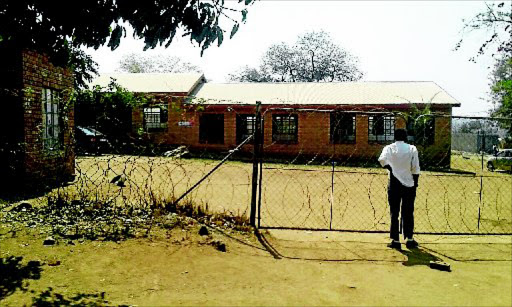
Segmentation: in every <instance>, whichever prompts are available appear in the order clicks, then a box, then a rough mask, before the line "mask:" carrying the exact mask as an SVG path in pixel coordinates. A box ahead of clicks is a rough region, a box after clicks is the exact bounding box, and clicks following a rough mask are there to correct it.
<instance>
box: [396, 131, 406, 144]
mask: <svg viewBox="0 0 512 307" xmlns="http://www.w3.org/2000/svg"><path fill="white" fill-rule="evenodd" d="M395 141H404V142H405V141H407V131H406V130H405V129H396V130H395Z"/></svg>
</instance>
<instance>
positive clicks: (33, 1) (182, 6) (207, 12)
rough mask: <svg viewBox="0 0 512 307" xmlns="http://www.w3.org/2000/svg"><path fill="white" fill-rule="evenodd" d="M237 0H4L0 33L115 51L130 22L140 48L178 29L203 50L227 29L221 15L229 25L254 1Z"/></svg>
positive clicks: (47, 44)
mask: <svg viewBox="0 0 512 307" xmlns="http://www.w3.org/2000/svg"><path fill="white" fill-rule="evenodd" d="M240 2H241V1H239V2H238V4H236V5H233V6H231V7H229V6H226V5H225V1H224V0H213V1H201V0H173V1H167V0H158V1H151V2H133V1H114V0H93V1H79V2H69V1H63V0H57V1H38V0H21V1H20V0H5V1H2V4H1V5H0V37H1V38H2V39H3V40H7V41H16V42H19V43H20V44H22V45H23V46H31V47H40V48H38V49H43V50H46V51H58V50H62V49H64V50H66V48H65V47H67V44H70V45H72V46H86V47H93V48H98V47H100V46H102V45H104V44H108V46H109V47H110V48H111V49H112V50H114V49H116V48H117V47H118V46H119V44H120V42H121V39H122V38H123V37H124V36H126V28H127V26H128V25H130V26H131V27H132V28H133V29H134V37H136V38H139V39H144V43H145V47H144V48H145V49H149V48H154V47H156V46H157V45H165V46H166V47H168V46H169V45H170V44H171V43H172V41H173V39H174V36H175V35H176V32H177V30H178V29H180V28H182V29H184V31H185V35H186V36H189V37H190V39H191V40H192V41H195V42H196V43H197V44H199V46H201V47H202V50H205V49H206V48H208V47H209V46H210V45H211V44H212V43H214V42H215V41H217V42H218V43H219V45H220V43H221V41H222V38H223V33H224V32H225V30H223V29H222V28H221V27H220V25H219V22H220V21H221V20H222V19H223V18H225V19H229V20H231V22H232V23H233V24H234V26H233V29H237V28H238V27H239V24H240V22H245V21H246V18H247V7H248V6H249V5H250V4H252V2H253V0H246V1H245V2H244V3H240ZM63 12H65V13H63ZM69 12H75V13H69ZM233 14H237V15H238V16H240V18H241V21H239V20H238V19H235V17H233V16H232V15H233ZM232 32H233V30H232ZM235 32H236V31H235Z"/></svg>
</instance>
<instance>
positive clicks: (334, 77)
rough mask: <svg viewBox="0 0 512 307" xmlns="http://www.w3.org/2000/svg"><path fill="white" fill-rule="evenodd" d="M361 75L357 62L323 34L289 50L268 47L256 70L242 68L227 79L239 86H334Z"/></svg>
mask: <svg viewBox="0 0 512 307" xmlns="http://www.w3.org/2000/svg"><path fill="white" fill-rule="evenodd" d="M362 76H363V73H362V72H361V71H360V70H359V68H358V60H357V58H356V57H354V56H352V55H351V54H349V53H348V52H347V51H346V50H344V49H343V48H342V47H340V46H339V45H337V44H336V43H335V42H333V40H332V38H331V37H330V35H329V34H328V33H326V32H324V31H319V32H315V31H313V32H307V33H305V34H303V35H300V36H299V37H298V38H297V42H296V43H295V44H294V45H292V46H290V45H288V44H286V43H284V42H283V43H278V44H274V45H272V46H270V47H269V48H268V50H267V51H266V52H265V54H264V55H263V57H262V59H261V64H260V67H259V68H251V67H248V66H246V67H243V68H242V69H241V70H239V71H238V72H235V73H233V74H231V75H230V79H231V80H232V81H239V82H334V81H356V80H359V79H361V78H362Z"/></svg>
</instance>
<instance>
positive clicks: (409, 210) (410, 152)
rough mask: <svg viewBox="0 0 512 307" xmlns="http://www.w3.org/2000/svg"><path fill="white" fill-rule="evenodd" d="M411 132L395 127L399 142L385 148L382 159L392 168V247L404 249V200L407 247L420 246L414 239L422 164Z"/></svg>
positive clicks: (390, 188) (390, 187) (390, 205)
mask: <svg viewBox="0 0 512 307" xmlns="http://www.w3.org/2000/svg"><path fill="white" fill-rule="evenodd" d="M406 140H407V131H405V130H404V129H397V130H395V142H394V143H393V144H390V145H387V146H386V147H384V149H383V150H382V153H381V155H380V157H379V162H380V164H381V165H382V167H384V168H386V169H387V170H388V171H389V185H388V202H389V207H390V212H391V229H390V237H391V240H392V241H391V243H390V244H388V247H391V248H396V249H401V245H400V239H399V221H398V216H399V215H400V203H402V206H401V207H402V210H401V211H402V231H403V234H404V237H405V239H406V242H405V245H406V246H407V248H416V247H418V242H416V241H415V240H414V239H413V233H414V200H415V198H416V188H417V187H418V179H419V176H420V163H419V159H418V150H417V149H416V146H414V145H409V144H407V143H406V142H405V141H406Z"/></svg>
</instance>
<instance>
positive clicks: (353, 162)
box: [259, 108, 512, 234]
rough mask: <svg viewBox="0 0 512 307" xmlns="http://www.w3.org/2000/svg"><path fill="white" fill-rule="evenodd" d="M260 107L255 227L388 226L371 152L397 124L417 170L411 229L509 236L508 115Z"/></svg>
mask: <svg viewBox="0 0 512 307" xmlns="http://www.w3.org/2000/svg"><path fill="white" fill-rule="evenodd" d="M268 112H269V113H270V112H271V113H272V114H271V115H266V116H264V118H265V120H267V121H268V122H266V123H264V125H263V126H264V130H265V129H267V130H270V129H271V131H264V132H263V134H264V135H265V137H264V139H265V140H264V143H263V154H262V174H261V176H262V178H261V187H260V188H261V199H260V206H261V207H260V209H259V210H260V215H259V225H260V227H263V228H278V229H280V228H281V229H307V230H343V231H366V232H386V231H389V222H390V218H389V206H388V201H387V183H388V172H387V171H386V170H384V169H382V168H381V166H380V165H379V164H378V161H377V159H378V156H379V154H380V152H381V151H382V148H383V146H384V145H385V144H390V143H392V142H393V141H394V135H393V134H394V130H395V128H405V129H406V130H407V131H408V134H409V135H408V142H409V143H411V144H414V145H415V146H416V147H417V148H418V151H419V158H420V164H421V168H422V172H421V175H420V180H419V187H418V188H417V196H416V202H415V211H414V212H415V214H414V215H415V231H416V232H417V233H439V234H477V233H478V234H505V233H507V234H509V233H512V177H511V176H510V171H511V167H512V151H511V150H509V149H506V148H505V147H507V146H509V145H508V144H507V143H506V142H507V135H508V133H510V120H498V119H492V118H468V117H452V116H448V115H443V114H435V113H428V114H419V115H416V116H410V115H408V114H405V113H401V112H393V113H392V112H385V111H383V110H373V111H371V112H363V111H358V112H339V111H336V110H328V111H326V110H311V109H308V110H300V109H296V110H290V109H280V108H275V109H273V110H269V111H268ZM270 121H271V124H270V123H269V122H270ZM276 127H277V128H276ZM283 135H285V137H283ZM269 140H271V141H270V142H268V141H269ZM283 140H285V141H283ZM276 152H279V153H280V154H281V155H280V158H281V160H280V161H278V160H276V158H275V153H276Z"/></svg>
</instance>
